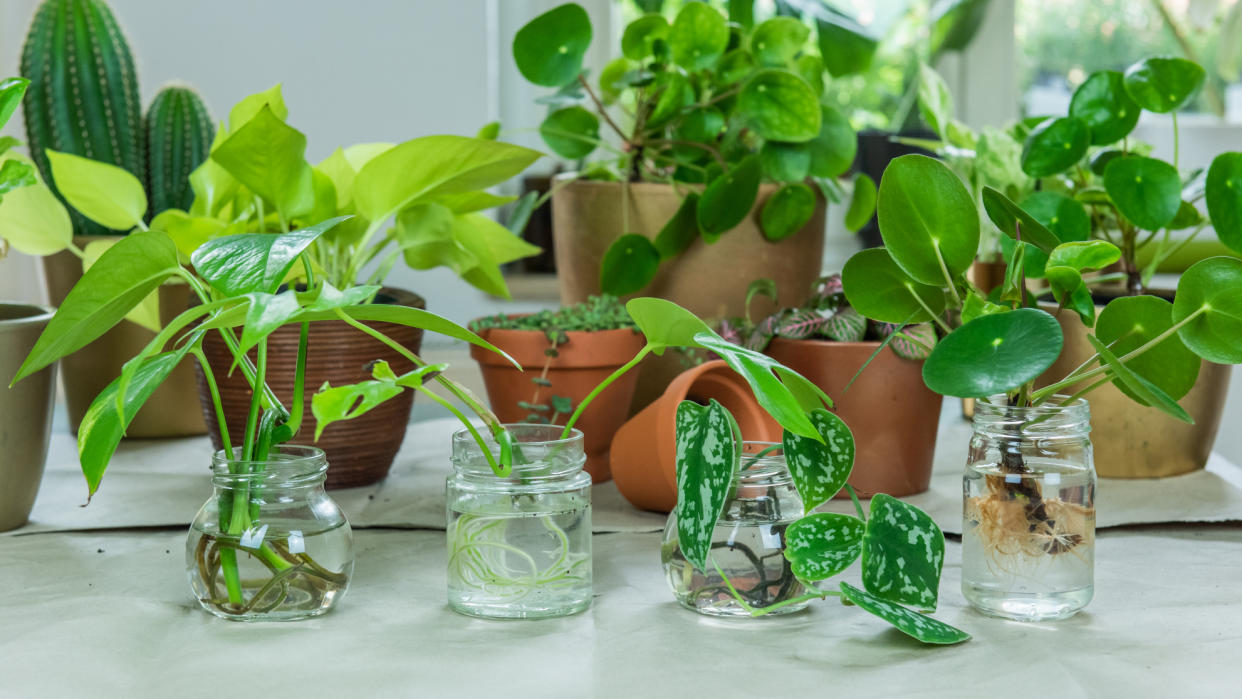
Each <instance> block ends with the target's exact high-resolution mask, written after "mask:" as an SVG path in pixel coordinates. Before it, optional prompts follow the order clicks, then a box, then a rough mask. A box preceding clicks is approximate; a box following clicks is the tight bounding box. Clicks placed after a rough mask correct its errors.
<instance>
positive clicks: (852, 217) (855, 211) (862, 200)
mask: <svg viewBox="0 0 1242 699" xmlns="http://www.w3.org/2000/svg"><path fill="white" fill-rule="evenodd" d="M875 194H876V192H875V180H873V179H871V178H870V177H868V176H867V175H866V174H865V173H859V174H858V177H856V178H854V196H852V197H850V208H849V209H848V210H847V211H846V212H845V229H846V230H848V231H849V232H851V233H857V232H858V231H859V230H861V229H862V227H863V226H865V225H867V222H868V221H870V220H871V217H872V216H874V215H875Z"/></svg>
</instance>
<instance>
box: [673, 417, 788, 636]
mask: <svg viewBox="0 0 1242 699" xmlns="http://www.w3.org/2000/svg"><path fill="white" fill-rule="evenodd" d="M772 446H773V445H772V444H770V443H767V442H745V443H744V444H743V456H742V465H741V468H740V469H739V471H738V473H737V475H736V476H735V477H734V481H733V488H732V490H731V495H730V497H729V499H728V500H726V501H725V506H724V510H723V512H722V513H721V515H720V519H719V520H718V521H717V522H716V530H715V533H714V534H713V535H712V545H711V553H710V557H709V558H708V562H707V567H708V570H707V572H703V571H700V570H697V569H696V568H695V567H694V566H693V565H691V564H690V563H689V562H688V561H686V558H685V556H684V555H682V552H681V547H680V546H679V545H678V541H677V513H676V511H674V512H673V513H672V514H670V515H669V517H668V523H667V524H666V525H665V526H664V543H663V545H662V546H661V547H660V559H661V562H662V563H663V564H664V575H665V577H666V579H667V580H668V585H669V587H670V588H672V590H673V596H674V597H676V598H677V601H678V602H680V603H681V605H682V606H684V607H687V608H689V609H693V610H694V611H696V612H699V613H700V614H708V615H711V616H750V613H749V612H748V611H747V610H746V609H745V608H744V607H743V606H742V605H741V604H740V603H739V602H738V600H737V598H735V597H734V596H733V593H732V592H731V591H730V590H729V586H728V585H727V584H726V583H725V581H724V579H722V578H721V576H720V572H719V571H717V570H716V566H719V567H720V570H721V571H724V573H725V575H726V576H728V578H729V582H731V583H732V584H733V587H734V588H735V589H736V590H737V591H738V593H739V594H740V595H741V596H742V597H743V598H744V599H745V600H746V603H747V604H749V605H750V606H751V607H753V608H755V609H763V608H764V607H769V606H771V605H774V604H777V603H779V602H784V601H785V600H788V599H792V598H795V597H798V596H799V595H802V594H803V593H804V592H805V590H804V589H803V587H802V584H801V583H799V582H798V579H797V577H796V576H794V573H793V570H792V569H791V568H790V565H789V561H787V560H785V529H786V528H787V527H788V526H789V525H790V524H792V523H793V522H795V521H797V520H798V519H799V518H800V517H802V514H803V511H802V498H800V497H798V491H797V490H795V489H794V486H793V480H792V478H791V477H790V475H789V469H788V467H787V466H786V465H785V456H784V453H783V452H782V451H781V449H780V448H779V447H777V448H775V449H773V451H770V452H768V453H767V454H764V455H763V456H760V457H759V458H755V456H754V455H756V454H758V453H759V452H761V451H763V450H764V449H767V448H770V447H772ZM713 561H714V562H715V565H713ZM808 604H810V602H809V601H804V602H802V603H800V604H791V605H788V606H785V607H781V608H780V609H779V610H776V611H773V612H772V614H773V615H776V614H789V613H791V612H796V611H799V610H801V609H805V608H806V606H807V605H808Z"/></svg>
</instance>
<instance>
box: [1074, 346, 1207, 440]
mask: <svg viewBox="0 0 1242 699" xmlns="http://www.w3.org/2000/svg"><path fill="white" fill-rule="evenodd" d="M1087 341H1088V342H1090V343H1091V346H1092V347H1094V348H1095V351H1096V352H1098V353H1099V355H1100V364H1102V365H1104V366H1107V367H1108V370H1109V372H1110V373H1111V374H1112V375H1113V376H1114V377H1116V379H1117V380H1119V381H1121V382H1122V383H1124V384H1125V385H1126V388H1129V389H1130V392H1131V393H1132V394H1133V395H1136V396H1138V397H1139V402H1140V403H1142V404H1143V405H1149V406H1151V407H1153V408H1156V409H1158V410H1160V411H1161V412H1164V413H1166V414H1168V415H1170V416H1172V417H1175V418H1177V419H1178V420H1181V421H1182V422H1185V423H1187V424H1189V425H1193V424H1195V420H1194V418H1192V417H1190V413H1187V412H1186V410H1185V409H1184V408H1182V406H1180V405H1178V404H1177V401H1175V400H1173V399H1172V398H1170V397H1169V395H1168V394H1167V393H1165V392H1164V391H1162V390H1161V389H1160V388H1159V387H1158V386H1156V385H1155V384H1153V383H1152V382H1150V381H1148V380H1147V379H1145V378H1143V377H1142V376H1139V375H1138V374H1136V373H1134V370H1133V369H1131V368H1130V367H1128V366H1126V365H1125V364H1123V363H1122V362H1121V360H1120V359H1118V358H1117V355H1115V354H1113V352H1112V351H1111V350H1110V349H1108V346H1107V345H1105V344H1104V343H1103V342H1100V340H1099V338H1097V337H1096V336H1095V335H1087Z"/></svg>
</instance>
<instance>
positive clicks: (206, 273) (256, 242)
mask: <svg viewBox="0 0 1242 699" xmlns="http://www.w3.org/2000/svg"><path fill="white" fill-rule="evenodd" d="M347 218H349V216H338V217H336V218H330V219H328V220H327V221H324V222H322V223H319V224H316V225H314V226H308V227H306V228H302V229H299V230H296V231H293V232H292V233H284V234H281V235H272V234H270V233H239V234H237V235H226V236H221V237H219V238H214V239H212V240H209V241H207V242H206V243H203V245H202V246H201V247H199V248H198V249H197V250H195V251H194V254H193V255H191V256H190V261H191V262H192V263H193V264H194V269H195V270H196V271H197V272H198V273H199V275H200V276H201V277H202V278H203V279H206V280H207V283H208V284H211V285H212V286H213V287H214V288H216V289H217V290H219V291H220V292H222V293H224V294H225V295H227V296H242V295H244V294H249V293H251V292H255V291H262V292H267V293H269V294H270V293H273V292H275V291H276V287H277V286H279V285H280V283H281V282H282V281H283V280H284V278H285V275H286V274H288V272H289V268H290V267H292V266H293V263H294V262H296V261H297V259H298V255H301V254H302V253H303V252H304V251H305V250H306V248H308V247H310V245H311V243H313V242H315V240H316V239H317V238H318V237H319V236H321V235H323V234H324V232H325V231H327V230H329V229H331V228H332V227H333V226H335V225H336V224H338V223H340V222H341V221H344V220H345V219H347Z"/></svg>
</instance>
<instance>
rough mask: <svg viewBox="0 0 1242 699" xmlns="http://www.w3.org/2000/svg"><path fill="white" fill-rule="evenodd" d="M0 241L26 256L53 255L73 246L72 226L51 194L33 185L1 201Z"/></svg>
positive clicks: (8, 194)
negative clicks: (2, 239)
mask: <svg viewBox="0 0 1242 699" xmlns="http://www.w3.org/2000/svg"><path fill="white" fill-rule="evenodd" d="M5 162H6V163H9V162H14V161H11V160H9V161H5ZM24 164H27V165H28V163H24ZM0 238H4V240H7V241H8V242H9V244H10V245H12V246H13V249H15V250H17V251H18V252H21V253H25V254H27V255H35V256H42V255H53V254H55V253H58V252H60V251H61V250H64V249H65V248H67V247H69V244H70V243H72V242H73V222H72V221H71V220H70V219H69V212H68V211H67V210H66V209H65V207H64V205H63V204H61V203H60V200H59V199H57V198H56V195H55V194H53V193H52V190H51V189H49V188H48V186H47V185H45V184H43V183H42V182H38V181H36V182H35V183H34V184H31V185H28V186H26V187H20V188H18V189H14V190H12V191H10V192H7V193H6V194H5V195H4V199H3V201H0Z"/></svg>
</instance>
